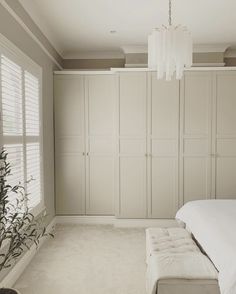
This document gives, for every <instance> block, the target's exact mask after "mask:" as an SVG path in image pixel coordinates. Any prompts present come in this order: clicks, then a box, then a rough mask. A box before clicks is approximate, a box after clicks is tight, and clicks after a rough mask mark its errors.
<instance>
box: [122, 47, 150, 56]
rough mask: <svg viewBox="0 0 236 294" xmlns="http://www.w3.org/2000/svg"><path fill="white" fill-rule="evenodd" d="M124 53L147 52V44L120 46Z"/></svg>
mask: <svg viewBox="0 0 236 294" xmlns="http://www.w3.org/2000/svg"><path fill="white" fill-rule="evenodd" d="M120 48H121V50H122V51H123V52H124V54H132V53H148V46H147V45H137V46H135V45H127V46H122V47H120Z"/></svg>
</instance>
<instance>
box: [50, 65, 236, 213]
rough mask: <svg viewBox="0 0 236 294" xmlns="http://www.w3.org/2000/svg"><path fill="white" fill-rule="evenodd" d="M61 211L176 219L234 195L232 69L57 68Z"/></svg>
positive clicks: (235, 94) (235, 79) (235, 83)
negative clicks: (163, 76)
mask: <svg viewBox="0 0 236 294" xmlns="http://www.w3.org/2000/svg"><path fill="white" fill-rule="evenodd" d="M54 103H55V154H56V155H55V167H56V212H57V214H58V215H115V216H116V217H117V218H135V219H137V218H173V217H174V215H175V213H176V210H177V209H178V207H180V206H181V205H183V203H186V202H188V201H191V200H196V199H210V198H217V199H220V198H236V71H232V70H228V71H226V70H225V71H224V70H201V71H200V70H194V71H188V72H185V75H184V78H183V79H182V80H181V81H177V80H172V81H169V82H167V81H164V80H157V78H156V73H155V72H148V71H145V70H120V71H119V70H117V71H116V72H112V71H104V72H56V73H55V77H54Z"/></svg>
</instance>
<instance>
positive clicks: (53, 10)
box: [19, 0, 236, 58]
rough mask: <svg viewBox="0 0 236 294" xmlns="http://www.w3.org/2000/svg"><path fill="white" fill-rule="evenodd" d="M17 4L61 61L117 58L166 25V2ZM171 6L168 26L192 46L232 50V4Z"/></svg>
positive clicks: (235, 23)
mask: <svg viewBox="0 0 236 294" xmlns="http://www.w3.org/2000/svg"><path fill="white" fill-rule="evenodd" d="M19 1H20V3H21V4H22V5H23V7H24V8H25V10H26V11H27V12H28V13H29V14H30V15H31V17H32V19H33V20H34V21H35V23H36V24H37V25H38V26H39V27H40V29H41V30H42V31H43V33H44V34H45V35H46V36H47V38H48V39H49V40H50V42H51V43H52V45H53V46H54V47H55V49H56V50H57V51H58V52H59V53H60V54H61V55H62V56H63V57H64V58H77V57H78V58H79V57H81V58H83V56H88V55H89V54H93V53H97V54H100V56H102V55H104V56H106V57H107V58H109V57H119V56H120V54H121V47H123V46H127V45H146V43H147V36H148V34H149V33H150V32H151V29H152V28H154V27H158V26H160V25H162V24H166V23H167V21H168V0H19ZM172 2H173V4H172V6H173V22H174V23H175V24H183V25H186V26H187V27H188V29H189V30H190V31H191V32H192V36H193V41H194V44H225V43H226V44H229V45H231V46H232V47H235V48H236V17H235V11H236V0H173V1H172ZM112 30H115V31H116V33H111V32H110V31H112Z"/></svg>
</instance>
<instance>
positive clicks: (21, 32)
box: [0, 1, 61, 222]
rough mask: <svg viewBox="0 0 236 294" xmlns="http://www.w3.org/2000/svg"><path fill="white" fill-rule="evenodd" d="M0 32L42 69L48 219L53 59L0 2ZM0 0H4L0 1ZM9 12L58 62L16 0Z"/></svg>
mask: <svg viewBox="0 0 236 294" xmlns="http://www.w3.org/2000/svg"><path fill="white" fill-rule="evenodd" d="M0 3H1V4H0V33H1V34H2V35H4V36H5V37H6V38H7V39H9V40H10V41H11V42H12V43H14V45H16V46H17V47H18V48H19V49H21V50H22V51H23V52H24V53H25V54H26V55H28V56H29V57H30V58H31V59H32V60H33V61H35V62H36V63H37V64H39V65H40V66H41V67H42V70H43V95H42V96H43V149H44V197H45V206H46V210H47V213H48V215H49V216H48V220H47V221H48V222H50V221H51V220H52V218H53V217H54V215H55V209H54V126H53V71H54V70H58V66H56V64H55V62H53V61H52V60H51V59H50V58H49V57H48V55H47V54H46V53H45V52H44V50H43V49H42V48H40V46H39V44H37V42H36V41H35V40H33V38H32V37H31V36H30V35H29V34H28V33H27V32H26V31H25V29H23V27H22V25H20V24H19V23H18V22H17V21H16V20H15V18H14V17H13V16H12V15H11V14H10V13H9V12H8V11H7V9H6V8H5V7H3V5H2V2H0ZM3 3H4V1H3ZM7 3H8V4H9V5H10V6H11V7H12V9H13V12H14V13H16V15H17V16H18V17H19V18H20V20H22V21H23V22H24V23H25V24H26V25H30V28H31V29H32V31H33V33H35V34H36V35H37V38H39V39H40V40H41V41H42V40H43V44H44V46H45V47H47V49H48V50H49V52H50V54H51V55H53V57H54V58H55V60H56V61H57V62H58V63H60V62H61V59H60V56H59V55H58V54H57V53H56V52H55V50H54V49H53V48H52V47H51V48H50V46H51V45H50V44H48V43H47V42H48V41H47V40H46V38H45V37H44V38H45V39H43V36H42V35H41V33H40V31H39V29H37V27H36V25H35V24H33V22H32V20H31V19H30V17H29V15H27V13H26V12H25V11H24V10H23V8H22V7H21V5H20V4H19V3H18V1H7Z"/></svg>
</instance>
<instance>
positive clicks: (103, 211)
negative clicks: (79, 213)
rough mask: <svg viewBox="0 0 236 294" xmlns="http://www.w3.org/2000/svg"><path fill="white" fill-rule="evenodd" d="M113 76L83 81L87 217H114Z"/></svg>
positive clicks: (90, 77)
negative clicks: (84, 88) (84, 87)
mask: <svg viewBox="0 0 236 294" xmlns="http://www.w3.org/2000/svg"><path fill="white" fill-rule="evenodd" d="M115 98H116V80H115V77H114V75H91V76H87V77H86V113H87V119H86V122H87V123H86V130H87V131H86V132H87V136H86V138H87V139H86V145H87V146H86V150H87V153H86V154H87V157H86V175H87V177H86V214H90V215H91V214H94V215H112V214H114V179H115V174H114V112H115Z"/></svg>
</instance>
